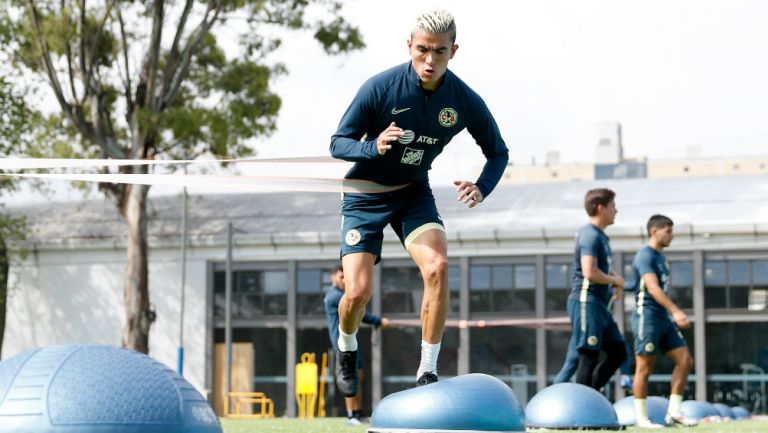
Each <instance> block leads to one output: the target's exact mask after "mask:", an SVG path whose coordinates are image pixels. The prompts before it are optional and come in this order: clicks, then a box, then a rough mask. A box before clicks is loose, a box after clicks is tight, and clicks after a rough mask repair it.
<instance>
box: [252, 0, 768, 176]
mask: <svg viewBox="0 0 768 433" xmlns="http://www.w3.org/2000/svg"><path fill="white" fill-rule="evenodd" d="M436 4H439V5H440V6H441V7H443V8H445V9H447V10H449V11H450V12H451V13H453V15H454V16H455V18H456V22H457V25H458V37H457V43H458V44H459V50H458V52H457V54H456V57H455V58H454V59H453V60H452V61H451V63H450V64H449V68H450V69H451V70H453V71H454V72H455V73H456V74H458V75H459V76H460V77H461V78H462V79H463V80H464V81H465V82H467V83H468V84H469V85H470V86H471V87H473V88H474V89H475V90H476V91H477V92H478V93H479V94H480V95H481V96H482V97H483V98H484V99H485V101H486V103H487V104H488V106H489V107H490V108H491V111H492V112H493V114H494V116H495V118H496V121H497V122H498V124H499V127H500V128H501V132H502V135H503V137H504V139H505V141H506V142H507V145H508V146H509V148H510V152H511V157H512V160H513V161H514V162H516V163H530V161H531V159H532V158H536V160H537V161H542V160H543V159H544V156H545V154H546V152H547V151H559V152H560V154H561V161H563V162H569V161H591V160H593V159H594V153H595V146H596V143H597V139H596V131H595V129H596V125H597V123H598V122H601V121H604V120H614V121H618V122H620V123H621V124H622V126H623V132H624V153H625V155H626V156H630V157H631V156H647V157H649V158H655V159H660V158H675V157H683V156H685V155H686V149H687V148H689V147H691V146H698V147H699V148H700V150H701V154H702V156H708V157H717V156H726V155H750V154H765V153H768V150H766V149H768V25H766V23H767V22H768V2H763V1H759V0H755V1H747V0H729V1H702V0H695V1H694V0H691V1H689V0H664V1H648V0H644V1H621V0H618V1H617V0H610V1H608V0H605V1H581V0H580V1H573V0H550V1H546V0H513V1H503V2H501V1H486V0H474V1H466V0H444V1H441V2H439V3H437V2H421V1H413V0H408V1H406V0H390V1H382V2H373V1H363V0H352V1H348V2H345V7H344V11H345V16H346V17H348V19H349V20H350V21H351V22H352V23H354V24H356V25H358V26H359V27H360V28H361V30H362V32H363V36H364V38H365V42H366V44H367V48H366V49H365V50H363V51H361V52H358V53H355V54H351V55H348V56H341V57H332V58H330V57H328V56H326V55H325V54H324V53H323V52H322V50H321V49H320V48H319V46H318V45H317V44H316V43H314V42H313V40H312V38H311V36H309V35H289V36H287V37H285V41H284V42H285V43H284V45H283V47H282V49H281V51H280V52H279V54H278V55H277V56H276V57H279V59H280V60H281V61H284V62H285V63H286V65H287V66H288V69H289V71H290V75H288V76H287V77H283V78H281V79H280V80H279V81H277V83H276V88H277V90H278V92H279V94H280V95H281V97H282V98H283V108H282V110H281V112H280V118H279V122H278V126H279V130H278V132H277V133H276V134H274V135H273V136H272V137H271V138H269V139H265V140H260V141H259V142H258V144H257V145H256V147H257V149H258V151H259V155H260V156H263V157H267V156H270V157H271V156H293V155H317V154H327V148H328V142H329V137H330V135H331V134H332V133H333V132H334V131H335V128H336V126H337V124H338V121H339V119H340V117H341V115H342V114H343V112H344V110H345V109H346V107H347V105H348V104H349V102H350V100H351V99H352V97H353V96H354V94H355V92H356V91H357V89H358V87H359V86H360V84H362V82H363V81H365V80H366V79H367V78H368V77H370V76H371V75H373V74H375V73H377V72H380V71H382V70H384V69H386V68H388V67H391V66H393V65H396V64H398V63H401V62H404V61H407V60H408V59H409V57H408V52H407V47H406V40H407V38H408V35H409V31H410V29H411V25H412V23H413V17H414V16H415V15H416V13H417V12H418V11H420V10H423V9H426V8H429V7H430V6H432V5H436ZM467 158H470V159H467ZM440 160H444V161H443V164H444V165H445V164H449V165H451V164H462V163H463V164H466V161H468V160H471V161H473V162H477V163H479V162H482V156H481V154H480V152H479V150H478V149H476V148H475V147H474V144H473V143H472V142H471V137H469V136H468V135H464V136H463V137H457V138H456V139H454V142H452V143H451V144H449V145H448V148H447V149H446V154H445V155H444V156H441V157H440V158H438V161H440Z"/></svg>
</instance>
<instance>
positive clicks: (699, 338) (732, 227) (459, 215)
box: [3, 176, 768, 415]
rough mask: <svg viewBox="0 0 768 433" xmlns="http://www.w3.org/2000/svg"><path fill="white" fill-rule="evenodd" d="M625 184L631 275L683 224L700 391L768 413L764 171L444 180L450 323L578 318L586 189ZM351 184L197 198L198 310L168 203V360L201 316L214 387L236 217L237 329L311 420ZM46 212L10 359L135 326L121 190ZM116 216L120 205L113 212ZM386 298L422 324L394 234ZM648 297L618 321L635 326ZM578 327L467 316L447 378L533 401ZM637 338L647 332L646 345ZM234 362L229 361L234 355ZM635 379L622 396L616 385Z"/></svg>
mask: <svg viewBox="0 0 768 433" xmlns="http://www.w3.org/2000/svg"><path fill="white" fill-rule="evenodd" d="M602 186H607V187H610V188H612V189H614V190H615V191H616V192H617V207H618V209H619V214H618V216H617V223H616V224H615V225H614V226H612V227H610V228H609V229H608V230H607V234H608V235H609V236H610V237H611V242H612V247H613V250H614V264H615V267H616V269H619V270H623V271H624V272H626V270H627V267H628V265H629V264H630V263H631V260H632V256H633V255H634V253H635V251H637V250H638V249H639V248H640V247H641V246H642V245H644V243H645V242H646V240H647V239H646V236H645V230H644V225H645V221H646V220H647V218H648V217H649V216H650V215H652V214H654V213H663V214H666V215H668V216H670V217H671V218H673V219H674V220H675V222H676V226H675V233H676V238H675V240H674V242H673V244H672V246H671V247H670V248H669V249H668V251H667V256H668V258H669V260H670V264H671V266H672V272H671V275H672V288H673V292H672V293H671V297H672V299H673V300H674V301H675V302H677V303H678V305H680V306H682V307H683V308H684V309H685V311H686V312H687V313H688V314H689V316H690V317H691V318H692V322H693V325H692V327H691V328H690V329H688V330H685V331H684V335H685V337H686V339H687V341H688V343H689V345H690V347H691V352H692V354H693V355H694V362H695V366H694V374H693V375H692V376H691V379H690V381H689V385H688V387H687V388H686V392H685V394H686V398H695V399H702V400H709V401H715V402H717V401H723V402H726V403H729V404H743V405H745V406H747V407H749V408H750V409H751V410H754V411H757V412H765V404H766V402H765V400H766V392H765V386H766V381H768V375H767V374H766V371H765V370H768V179H765V178H764V177H760V176H753V177H750V176H745V177H729V178H715V177H712V178H697V179H663V180H662V179H629V180H613V181H607V182H603V183H596V182H574V183H567V184H541V185H519V186H503V187H500V188H498V189H497V191H495V192H494V193H493V194H492V195H491V196H490V197H489V198H488V200H487V201H486V202H485V203H483V204H482V205H481V206H479V207H477V208H475V209H471V210H470V209H466V208H464V207H462V206H461V204H460V203H457V202H455V197H454V192H453V191H452V189H436V190H435V194H436V197H437V200H438V207H439V208H440V210H441V214H442V216H443V217H444V219H445V221H446V226H447V230H448V239H449V262H450V266H449V288H450V292H451V302H450V307H449V319H457V320H462V319H465V320H471V319H475V320H485V321H487V323H489V324H493V323H494V321H498V320H506V319H518V318H519V319H543V318H552V317H563V316H566V311H565V305H566V298H567V295H568V292H569V290H570V287H571V271H572V262H573V256H572V251H573V242H574V234H575V231H576V229H577V228H578V227H579V226H580V225H582V224H584V223H585V222H586V220H587V217H586V214H585V212H584V210H583V208H582V202H583V196H584V193H585V192H586V191H587V190H588V189H590V188H594V187H602ZM338 208H339V202H338V196H335V195H333V194H305V193H293V194H250V195H219V196H196V197H194V198H193V200H191V205H190V223H189V224H190V228H191V233H190V239H191V242H190V247H189V249H188V252H187V266H186V269H187V271H186V272H187V274H186V281H187V286H186V287H185V288H184V290H185V294H186V296H185V297H184V299H185V304H184V305H183V306H182V305H181V304H180V298H181V297H180V291H181V287H180V284H179V280H180V278H179V276H180V270H181V266H180V254H179V218H180V217H179V215H180V211H179V200H178V198H174V197H166V198H158V199H154V200H152V207H151V213H152V223H151V228H150V233H151V236H152V238H151V240H150V241H151V256H150V263H151V265H150V286H151V290H152V291H151V297H152V298H151V302H152V303H153V306H154V309H155V311H156V312H157V317H158V318H157V321H156V322H155V323H154V324H153V327H152V333H151V336H150V346H151V348H150V354H151V355H152V356H154V357H155V358H157V359H159V360H160V361H162V362H164V363H166V364H168V365H169V366H171V367H175V365H176V348H177V347H178V345H179V340H180V333H181V330H180V328H179V319H180V312H181V311H182V309H183V311H184V317H185V319H184V329H183V341H184V345H185V350H186V353H187V355H186V358H185V370H184V371H185V376H186V377H187V378H188V379H189V380H190V381H191V382H192V383H193V385H195V386H196V387H198V389H200V390H201V391H203V392H205V391H206V390H211V389H212V387H213V384H214V372H215V371H217V370H216V367H217V366H216V365H215V364H216V358H215V356H214V352H215V347H217V345H220V344H223V343H224V342H225V326H226V323H227V322H226V320H225V319H226V318H225V311H226V302H225V296H224V291H225V281H226V269H227V266H226V257H227V236H226V226H227V224H228V223H229V222H231V223H232V224H233V226H234V227H235V229H236V230H235V234H234V244H233V250H232V256H233V264H232V268H231V269H232V278H233V279H232V304H231V326H232V339H233V342H234V343H245V344H249V345H252V347H253V353H254V366H253V372H254V373H253V387H254V389H256V390H258V391H264V392H266V393H267V394H268V395H269V396H270V397H272V398H273V399H274V400H275V404H276V413H277V414H287V415H293V414H295V407H296V405H295V401H294V393H293V384H294V379H295V378H294V374H293V371H294V370H293V368H294V365H295V364H296V363H297V362H298V361H299V359H300V356H301V354H302V353H304V352H312V353H316V354H317V355H318V359H319V355H320V354H321V353H322V352H325V351H326V350H327V349H328V347H329V341H328V332H327V328H326V322H325V317H324V314H323V305H322V297H323V293H324V291H325V290H326V289H327V288H328V286H329V284H330V276H329V270H330V268H331V267H332V266H333V265H335V264H336V263H337V262H338V245H339V234H338V232H337V230H338V225H339V220H340V216H339V215H338ZM14 212H16V213H18V214H25V215H27V216H28V217H29V218H30V229H31V230H30V234H31V236H30V238H29V239H28V241H27V242H26V243H25V244H24V247H25V248H26V249H27V251H28V254H27V255H26V256H25V257H17V258H16V259H15V261H14V265H13V267H12V281H11V287H12V292H11V296H10V299H9V308H8V323H7V325H6V333H5V342H4V347H3V356H4V357H8V356H12V355H13V354H15V353H18V352H21V351H24V350H28V349H31V348H33V347H38V346H43V345H49V344H58V343H70V342H101V343H106V344H113V345H119V343H120V335H121V332H122V320H123V313H122V308H123V307H122V280H121V278H122V267H123V264H124V258H123V257H124V240H123V235H122V226H121V223H120V221H119V219H118V218H117V216H116V213H115V212H114V211H112V210H111V205H110V204H109V203H107V202H101V201H95V202H88V203H84V204H72V203H64V204H62V203H59V204H52V205H40V206H36V207H28V208H19V209H14ZM110 215H115V216H114V217H111V216H110ZM382 256H383V259H382V262H381V263H380V265H378V266H376V268H375V274H374V295H373V298H372V300H371V303H370V309H371V311H372V312H374V313H376V314H380V315H382V316H384V317H388V318H390V319H415V318H418V312H419V307H420V304H421V297H422V293H423V287H422V282H421V278H420V275H419V272H418V270H417V269H416V268H415V266H414V265H413V263H412V262H411V260H410V259H409V258H408V256H407V253H406V252H405V251H404V250H403V249H402V246H401V245H400V244H399V242H398V241H397V239H396V238H395V237H394V234H393V233H391V232H388V233H387V235H386V236H385V247H384V251H383V254H382ZM631 308H632V297H631V295H630V294H628V295H627V296H626V299H625V302H624V303H623V304H622V305H618V306H617V309H616V312H615V315H616V318H617V319H618V322H619V323H620V324H621V325H622V326H624V329H625V333H626V335H627V337H628V339H630V338H631V335H630V332H629V330H630V326H629V311H630V310H631ZM569 335H570V334H569V332H567V331H553V330H547V329H544V328H542V327H538V328H536V327H533V328H532V327H526V328H524V327H510V326H506V327H496V326H485V327H465V328H457V327H449V328H447V329H446V332H445V336H444V339H443V344H442V349H441V353H440V359H439V366H438V368H439V372H440V375H441V377H450V376H453V375H457V374H465V373H470V372H482V373H487V374H491V375H494V376H497V377H499V378H500V379H502V380H504V381H505V382H507V383H509V384H510V385H511V386H512V387H513V389H514V390H515V392H516V393H517V395H518V397H519V398H520V399H521V400H522V401H526V400H527V399H529V398H530V397H532V396H533V395H534V394H535V393H536V392H537V391H538V390H540V389H542V388H543V387H545V386H547V385H548V384H549V383H551V380H552V378H553V376H554V375H555V374H556V373H557V371H558V370H559V369H560V366H561V365H562V361H563V359H564V357H565V350H566V347H567V342H568V337H569ZM360 341H361V343H362V344H361V346H362V348H363V352H364V354H365V359H366V371H367V375H366V381H365V382H364V383H365V392H366V401H367V402H368V404H369V405H370V404H371V403H375V402H376V401H378V400H379V399H381V398H382V397H384V396H386V395H387V394H389V393H391V392H395V391H398V390H401V389H405V388H407V387H410V386H412V384H413V382H414V381H415V377H414V376H415V370H416V367H417V365H418V357H419V341H420V329H419V328H418V327H391V328H389V329H384V330H372V329H370V328H365V329H363V330H362V331H361V334H360ZM629 341H631V340H629ZM219 368H220V366H219ZM671 368H672V365H671V363H669V362H665V361H664V360H662V361H661V362H659V364H658V366H657V368H656V371H655V374H654V376H652V379H651V381H652V384H651V389H650V391H651V393H652V394H657V395H664V394H668V392H669V391H668V390H669V388H668V386H669V385H668V382H669V375H670V373H671ZM615 392H620V390H616V391H614V390H609V394H610V395H612V396H614V395H615Z"/></svg>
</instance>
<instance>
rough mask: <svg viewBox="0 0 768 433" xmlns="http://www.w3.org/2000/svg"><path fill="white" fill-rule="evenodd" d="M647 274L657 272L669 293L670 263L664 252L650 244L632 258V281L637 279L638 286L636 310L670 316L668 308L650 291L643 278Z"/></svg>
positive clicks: (640, 312) (663, 287)
mask: <svg viewBox="0 0 768 433" xmlns="http://www.w3.org/2000/svg"><path fill="white" fill-rule="evenodd" d="M645 274H656V278H658V279H659V286H661V289H662V290H663V291H664V293H665V294H667V295H668V294H669V263H668V262H667V258H666V257H665V256H664V254H662V253H660V252H658V251H656V250H654V249H653V248H651V246H650V245H646V246H644V247H643V248H641V249H640V251H638V252H637V253H636V254H635V258H634V260H632V281H635V285H636V287H637V291H636V293H635V303H636V307H635V311H637V313H638V314H643V313H650V314H653V315H657V316H662V317H668V316H669V313H668V312H667V309H666V308H664V307H663V306H661V304H659V303H658V302H656V300H655V299H653V296H651V294H650V293H648V287H647V286H646V285H645V281H644V280H643V275H645Z"/></svg>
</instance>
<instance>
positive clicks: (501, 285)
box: [491, 265, 514, 290]
mask: <svg viewBox="0 0 768 433" xmlns="http://www.w3.org/2000/svg"><path fill="white" fill-rule="evenodd" d="M491 269H492V271H491V288H492V289H494V290H508V289H511V288H512V287H514V286H513V283H512V278H513V276H512V275H513V270H514V268H513V267H512V266H508V265H501V266H499V265H497V266H493V267H491Z"/></svg>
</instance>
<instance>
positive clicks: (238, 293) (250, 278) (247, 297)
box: [213, 270, 288, 319]
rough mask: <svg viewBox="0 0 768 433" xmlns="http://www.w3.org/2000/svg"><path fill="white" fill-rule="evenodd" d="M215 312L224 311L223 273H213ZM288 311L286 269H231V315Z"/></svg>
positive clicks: (250, 315)
mask: <svg viewBox="0 0 768 433" xmlns="http://www.w3.org/2000/svg"><path fill="white" fill-rule="evenodd" d="M213 283H214V284H213V292H214V315H215V317H223V316H224V314H225V312H224V310H225V307H226V306H225V294H224V291H225V284H226V273H225V272H224V271H216V272H214V275H213ZM287 311H288V272H287V271H285V270H246V271H234V272H233V273H232V317H233V318H238V319H244V318H253V317H257V316H264V315H272V316H274V315H285V314H286V313H287Z"/></svg>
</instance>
